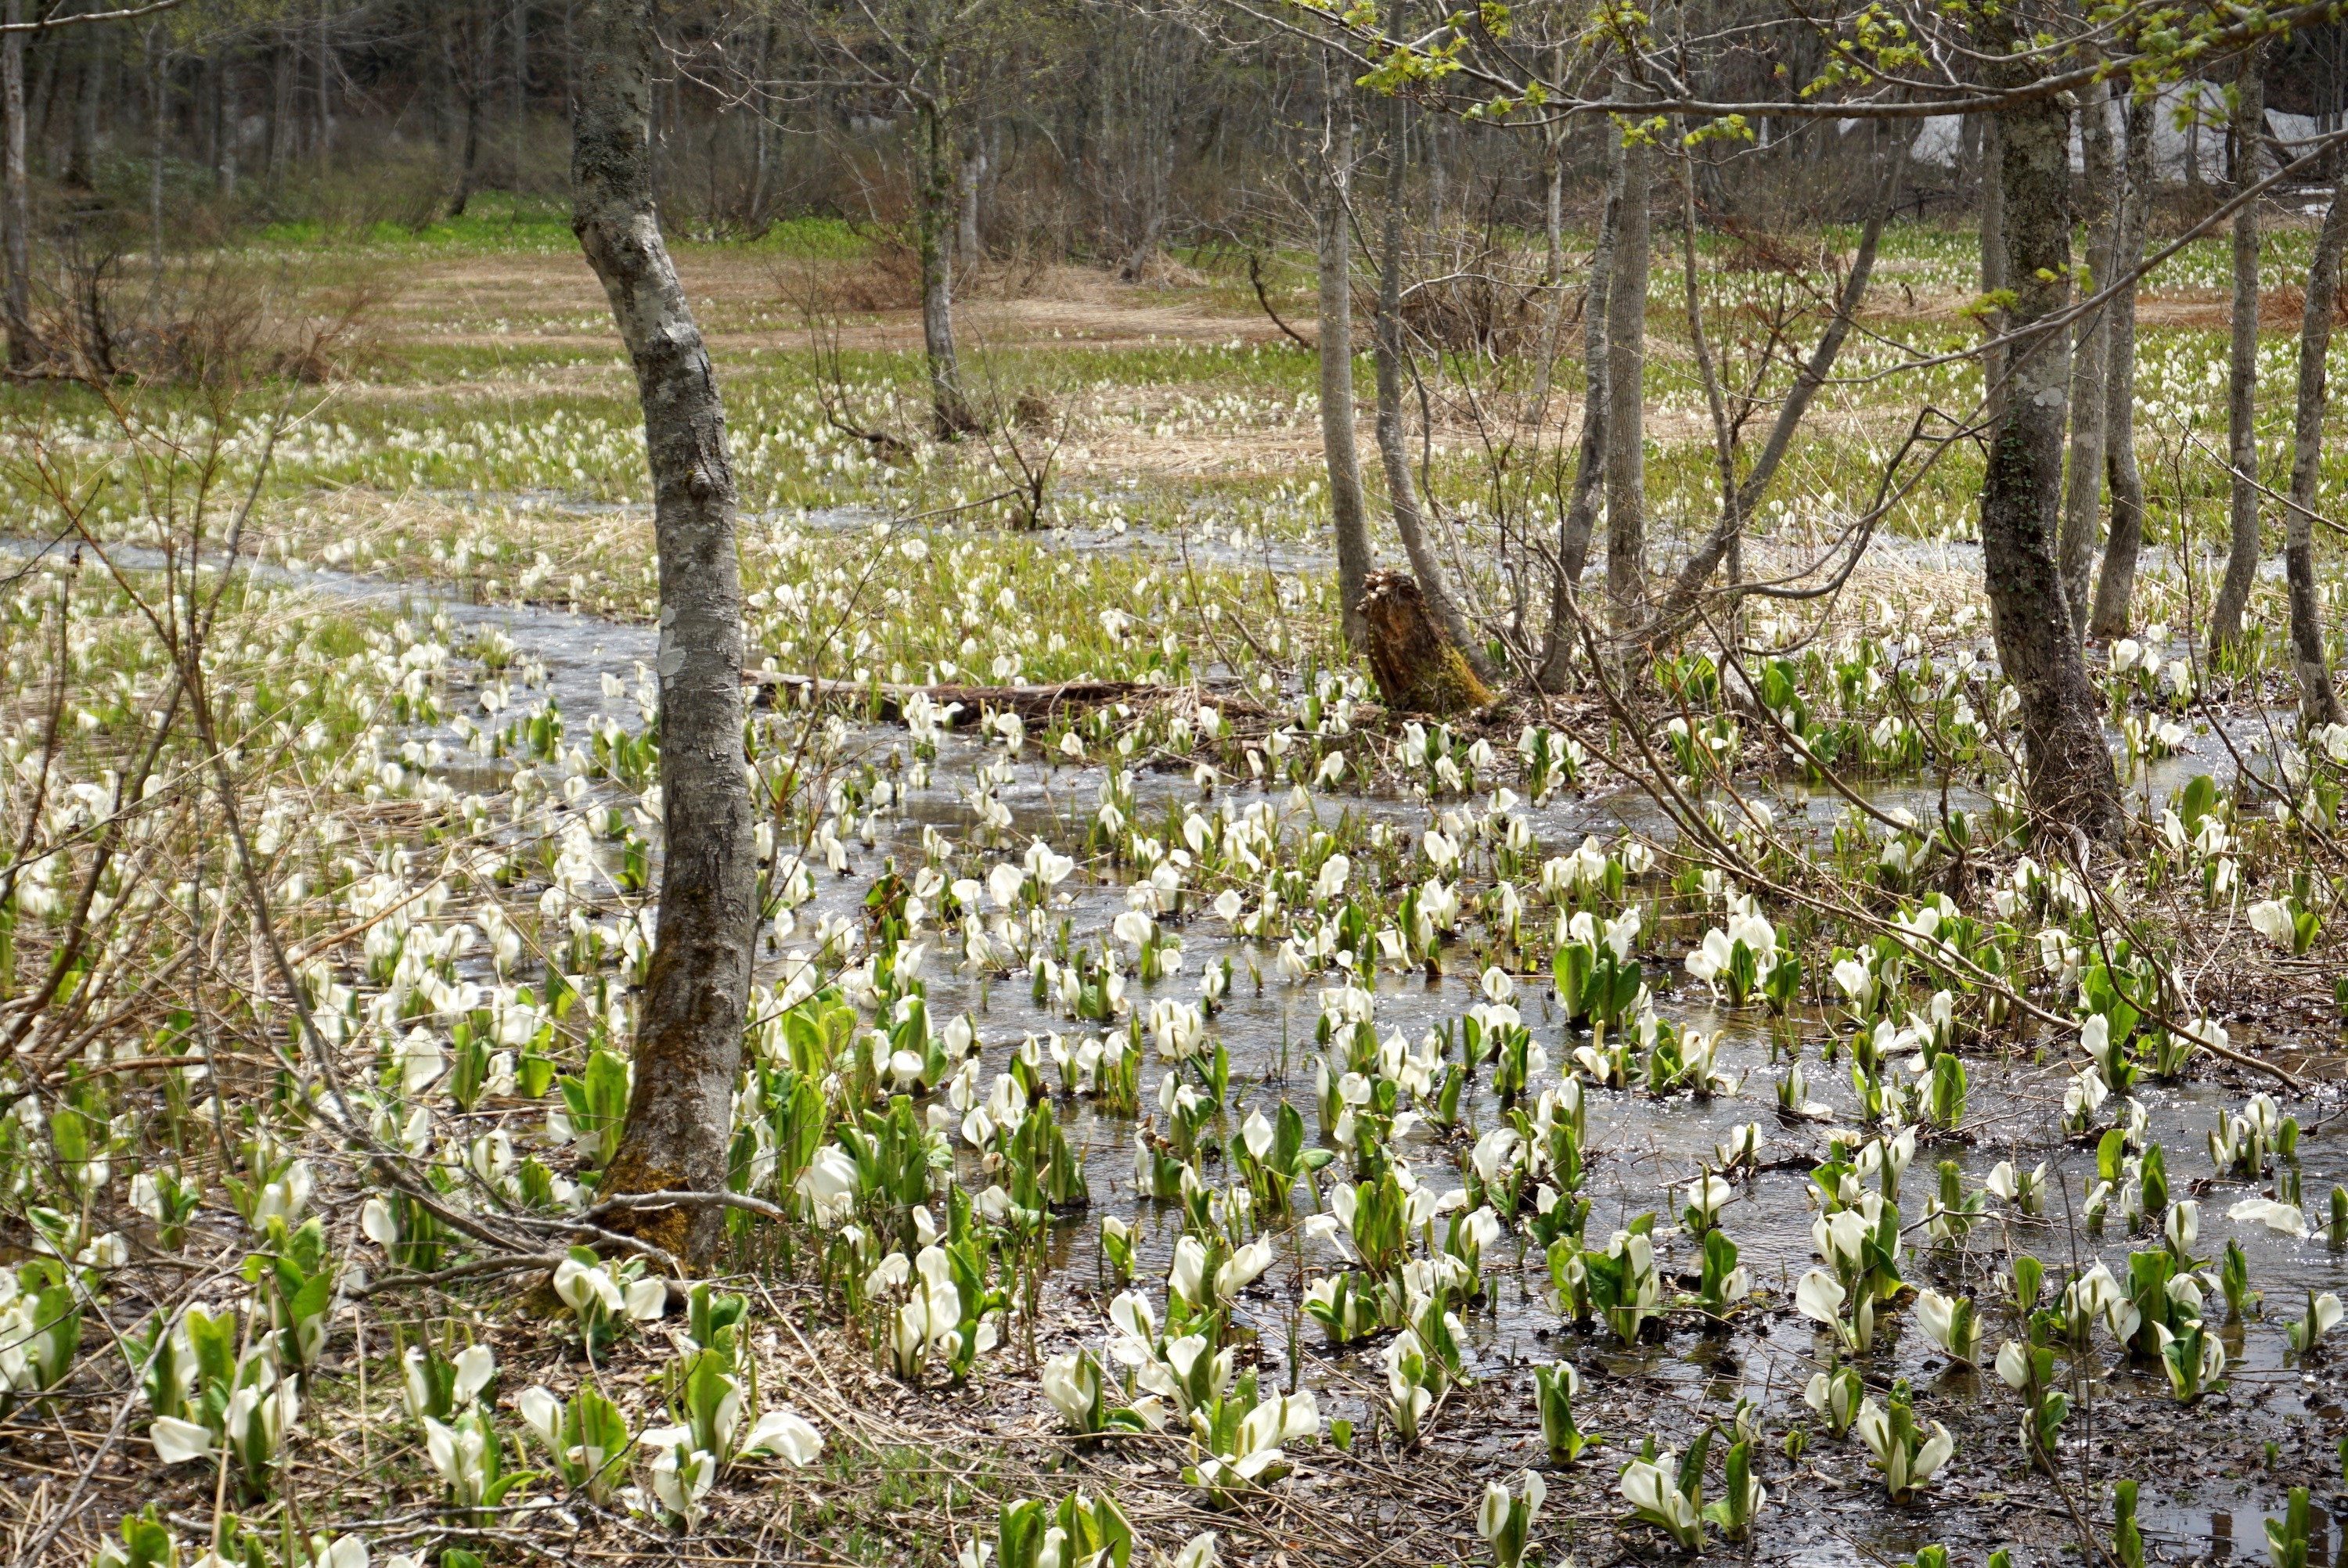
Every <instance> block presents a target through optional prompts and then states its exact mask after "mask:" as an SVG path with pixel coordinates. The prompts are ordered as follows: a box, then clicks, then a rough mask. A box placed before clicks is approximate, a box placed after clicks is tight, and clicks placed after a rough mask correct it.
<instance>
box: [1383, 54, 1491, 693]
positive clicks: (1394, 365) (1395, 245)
mask: <svg viewBox="0 0 2348 1568" xmlns="http://www.w3.org/2000/svg"><path fill="white" fill-rule="evenodd" d="M1409 113H1410V105H1409V102H1408V100H1406V99H1405V98H1404V97H1402V96H1401V95H1400V94H1398V93H1397V94H1395V95H1394V96H1392V97H1388V98H1387V99H1386V189H1385V199H1386V200H1385V208H1386V210H1385V241H1384V243H1383V245H1382V246H1381V247H1380V249H1381V252H1382V253H1381V254H1380V256H1379V258H1378V311H1377V332H1376V334H1375V335H1376V343H1375V360H1376V365H1375V368H1376V372H1377V398H1378V406H1377V420H1376V424H1375V434H1376V436H1377V443H1378V459H1379V463H1380V466H1382V467H1383V468H1384V469H1385V480H1386V499H1387V505H1388V507H1389V508H1390V510H1391V511H1392V513H1393V516H1394V524H1395V533H1396V534H1398V535H1400V536H1401V538H1402V548H1403V553H1404V554H1406V555H1407V556H1408V557H1409V558H1410V571H1411V575H1412V576H1413V577H1415V578H1416V579H1418V591H1419V597H1420V598H1421V599H1423V600H1426V610H1427V613H1428V614H1429V615H1430V616H1432V617H1433V618H1434V620H1435V624H1436V625H1437V626H1439V627H1441V628H1442V629H1443V635H1444V636H1445V637H1447V638H1448V639H1449V640H1450V641H1451V645H1452V646H1453V647H1454V648H1457V650H1459V651H1460V654H1461V655H1462V656H1463V657H1464V658H1466V660H1467V661H1468V666H1469V667H1470V668H1471V669H1473V670H1475V671H1476V672H1477V674H1478V676H1483V675H1485V674H1487V672H1488V669H1489V666H1488V663H1487V661H1485V660H1484V659H1483V657H1482V656H1481V653H1480V651H1479V650H1478V648H1477V645H1476V639H1475V637H1474V635H1473V634H1472V633H1471V632H1470V630H1469V629H1468V619H1467V617H1466V616H1465V615H1463V614H1461V613H1460V610H1459V600H1458V599H1457V597H1456V596H1455V595H1454V594H1453V592H1452V589H1451V583H1450V579H1449V577H1448V575H1447V573H1446V572H1445V571H1444V569H1443V563H1442V561H1441V560H1440V559H1438V558H1437V555H1436V553H1435V545H1434V542H1433V541H1432V540H1431V539H1429V538H1427V533H1426V514H1425V512H1424V511H1422V510H1421V508H1420V506H1419V494H1418V487H1417V485H1416V483H1415V482H1414V481H1413V480H1412V478H1411V473H1410V451H1409V447H1408V446H1407V445H1406V440H1405V436H1406V429H1405V425H1406V417H1405V415H1404V413H1403V391H1402V389H1403V378H1404V376H1405V374H1406V373H1407V372H1408V370H1409V368H1410V364H1409V345H1408V344H1407V343H1406V342H1405V341H1404V332H1405V330H1406V329H1405V327H1404V323H1403V319H1402V271H1403V213H1404V211H1405V210H1406V207H1407V204H1408V200H1409V192H1408V190H1407V176H1408V173H1409V169H1410V159H1409V145H1410V137H1409V126H1410V122H1409V119H1408V118H1407V117H1408V115H1409Z"/></svg>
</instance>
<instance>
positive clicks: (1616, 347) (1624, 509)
mask: <svg viewBox="0 0 2348 1568" xmlns="http://www.w3.org/2000/svg"><path fill="white" fill-rule="evenodd" d="M1621 157H1622V216H1621V217H1620V218H1619V219H1618V220H1616V225H1615V232H1614V267H1613V272H1612V275H1611V277H1610V278H1609V279H1608V286H1607V292H1606V337H1607V388H1606V601H1607V614H1608V622H1609V627H1610V630H1612V631H1613V633H1614V634H1615V635H1616V636H1617V637H1626V636H1628V635H1630V634H1631V633H1632V631H1634V630H1638V629H1639V628H1641V627H1643V626H1644V625H1645V624H1646V620H1647V454H1646V425H1645V403H1644V399H1645V396H1646V369H1647V274H1648V267H1649V263H1650V259H1651V258H1650V255H1649V239H1648V220H1647V206H1648V185H1649V180H1650V172H1649V171H1650V168H1651V165H1652V163H1653V158H1652V156H1651V155H1650V154H1649V152H1648V149H1647V148H1646V146H1645V145H1644V144H1643V143H1641V142H1637V141H1626V142H1625V143H1624V144H1623V146H1622V153H1621Z"/></svg>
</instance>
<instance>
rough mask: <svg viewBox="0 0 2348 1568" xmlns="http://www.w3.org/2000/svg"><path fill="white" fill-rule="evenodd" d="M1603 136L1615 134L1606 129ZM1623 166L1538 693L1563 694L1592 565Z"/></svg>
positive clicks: (1604, 245)
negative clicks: (1577, 607)
mask: <svg viewBox="0 0 2348 1568" xmlns="http://www.w3.org/2000/svg"><path fill="white" fill-rule="evenodd" d="M1607 134H1608V135H1609V136H1610V137H1611V136H1612V134H1613V132H1612V128H1609V130H1608V132H1607ZM1621 226H1622V165H1621V163H1620V162H1619V160H1618V161H1614V162H1612V163H1610V165H1609V168H1608V173H1607V179H1606V201H1605V206H1604V209H1603V210H1602V211H1601V213H1600V214H1599V219H1598V243H1597V245H1596V246H1595V247H1594V248H1593V249H1592V250H1591V255H1590V273H1589V284H1588V286H1587V287H1586V288H1585V289H1584V290H1583V292H1582V296H1581V389H1582V390H1581V442H1580V450H1579V451H1578V452H1577V453H1576V454H1575V459H1574V471H1573V489H1572V491H1571V493H1570V498H1569V499H1568V500H1567V502H1566V507H1565V516H1564V517H1563V518H1560V520H1559V522H1558V527H1557V571H1556V577H1555V579H1554V580H1553V581H1552V582H1551V583H1550V607H1549V636H1548V638H1547V640H1546V641H1545V642H1544V644H1543V646H1542V649H1541V657H1540V674H1539V675H1538V676H1537V677H1536V678H1535V679H1536V683H1537V684H1539V686H1540V689H1541V690H1542V691H1544V692H1558V691H1562V690H1564V688H1565V680H1566V672H1567V671H1568V670H1570V668H1571V667H1572V663H1573V650H1574V646H1575V643H1576V641H1577V639H1576V637H1575V628H1574V616H1573V590H1574V589H1576V588H1578V587H1580V586H1581V569H1582V568H1583V567H1584V566H1586V565H1588V564H1589V560H1590V536H1591V532H1592V531H1593V530H1594V529H1595V528H1596V527H1597V522H1598V498H1599V496H1600V494H1601V486H1602V484H1603V483H1604V480H1605V476H1606V394H1607V386H1606V383H1607V378H1608V376H1609V374H1611V372H1610V370H1609V368H1608V367H1609V363H1610V360H1609V355H1608V352H1607V350H1608V346H1609V344H1608V339H1607V335H1606V320H1607V299H1608V296H1609V294H1610V292H1612V280H1613V275H1614V238H1615V234H1616V232H1617V231H1618V230H1619V229H1620V228H1621Z"/></svg>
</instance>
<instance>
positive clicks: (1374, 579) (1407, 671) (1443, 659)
mask: <svg viewBox="0 0 2348 1568" xmlns="http://www.w3.org/2000/svg"><path fill="white" fill-rule="evenodd" d="M1418 589H1419V585H1418V581H1417V579H1415V578H1413V577H1412V576H1411V575H1410V574H1409V573H1408V572H1402V571H1379V572H1372V573H1371V574H1370V583H1369V587H1368V588H1366V589H1364V590H1363V593H1362V610H1363V614H1364V617H1365V620H1367V621H1368V624H1369V637H1368V647H1369V656H1370V673H1371V674H1372V675H1374V676H1375V677H1376V679H1377V682H1378V694H1379V695H1380V696H1381V697H1383V698H1384V699H1385V704H1386V706H1387V707H1389V708H1392V709H1394V710H1395V711H1396V712H1414V713H1457V712H1462V711H1464V710H1466V709H1469V708H1482V707H1488V706H1489V705H1490V703H1491V701H1492V693H1491V692H1489V691H1488V690H1487V689H1486V687H1485V685H1484V682H1482V681H1480V680H1478V678H1477V675H1476V671H1474V670H1472V669H1470V668H1469V667H1468V661H1467V660H1466V659H1464V658H1463V657H1461V654H1460V651H1459V649H1458V648H1457V647H1456V646H1455V645H1454V644H1453V643H1452V641H1451V639H1450V638H1449V637H1448V636H1447V634H1446V633H1445V632H1444V630H1443V626H1442V623H1441V622H1440V621H1438V620H1437V619H1436V617H1435V615H1434V613H1433V611H1431V610H1429V609H1428V607H1427V603H1426V599H1425V597H1424V596H1423V595H1421V594H1420V592H1419V590H1418Z"/></svg>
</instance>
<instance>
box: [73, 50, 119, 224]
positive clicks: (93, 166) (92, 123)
mask: <svg viewBox="0 0 2348 1568" xmlns="http://www.w3.org/2000/svg"><path fill="white" fill-rule="evenodd" d="M78 31H80V32H81V33H82V34H84V35H85V36H82V37H79V38H77V39H75V40H74V45H75V50H74V52H75V54H76V55H77V56H78V57H77V60H76V62H75V68H74V88H73V93H74V101H73V128H72V130H71V132H70V134H69V135H68V136H67V141H66V167H65V173H64V174H63V176H62V177H61V181H62V183H64V184H67V185H70V186H72V187H74V188H75V189H76V190H97V189H98V100H99V98H100V97H103V96H104V94H105V91H106V76H107V66H108V57H107V56H108V49H109V48H110V46H112V44H113V41H114V34H113V33H112V31H111V30H109V29H108V28H106V27H102V26H86V27H83V28H80V29H78Z"/></svg>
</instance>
